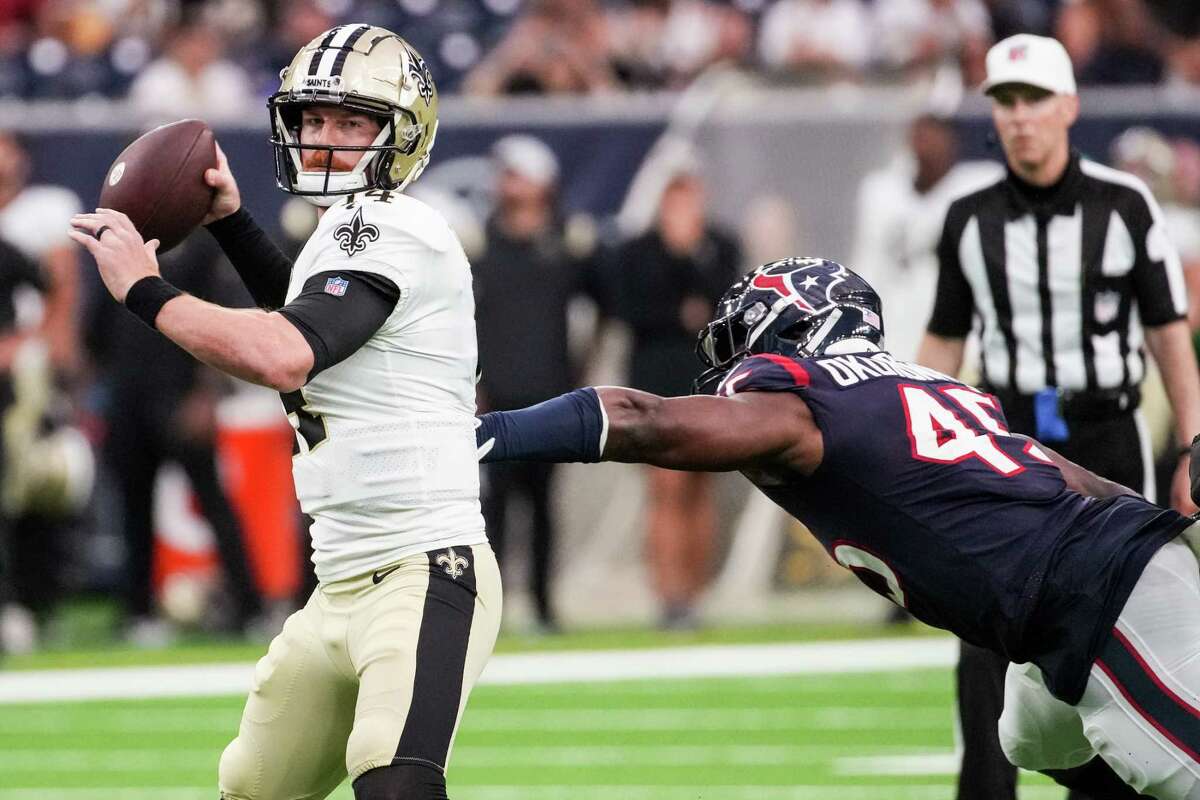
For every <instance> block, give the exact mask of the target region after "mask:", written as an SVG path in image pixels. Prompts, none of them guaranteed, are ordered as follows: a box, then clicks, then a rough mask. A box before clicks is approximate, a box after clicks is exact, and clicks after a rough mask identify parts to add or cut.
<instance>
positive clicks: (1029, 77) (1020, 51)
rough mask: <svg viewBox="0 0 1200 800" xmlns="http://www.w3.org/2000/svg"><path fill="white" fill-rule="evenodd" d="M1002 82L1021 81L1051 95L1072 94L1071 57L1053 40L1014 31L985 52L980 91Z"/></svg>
mask: <svg viewBox="0 0 1200 800" xmlns="http://www.w3.org/2000/svg"><path fill="white" fill-rule="evenodd" d="M1006 83H1024V84H1028V85H1029V86H1036V87H1038V88H1039V89H1045V90H1046V91H1048V92H1052V93H1054V94H1072V95H1073V94H1075V72H1074V70H1073V69H1072V68H1071V57H1070V56H1069V55H1067V49H1066V48H1065V47H1063V46H1062V43H1061V42H1059V41H1058V40H1057V39H1051V38H1049V37H1047V36H1034V35H1033V34H1030V33H1018V34H1017V35H1016V36H1010V37H1008V38H1007V39H1004V40H1002V41H1000V42H997V43H996V44H994V45H992V49H991V50H988V54H987V80H985V81H984V82H983V87H982V88H983V93H984V94H990V93H991V91H992V90H993V89H995V88H996V87H997V86H1001V85H1003V84H1006Z"/></svg>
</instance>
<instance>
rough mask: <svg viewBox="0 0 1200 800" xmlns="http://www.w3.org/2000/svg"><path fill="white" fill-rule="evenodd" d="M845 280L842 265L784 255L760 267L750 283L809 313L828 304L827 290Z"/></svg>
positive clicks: (813, 312) (844, 271) (828, 292)
mask: <svg viewBox="0 0 1200 800" xmlns="http://www.w3.org/2000/svg"><path fill="white" fill-rule="evenodd" d="M845 279H846V268H845V267H843V266H842V265H841V264H835V263H833V262H831V261H825V260H823V259H819V258H785V259H783V260H782V261H776V262H775V263H773V264H770V265H769V266H766V267H763V268H761V269H760V270H759V271H758V272H757V274H755V276H754V278H753V280H751V281H750V286H751V287H752V288H755V289H765V290H767V291H771V292H774V293H775V294H777V295H779V296H780V297H782V298H784V299H785V300H787V301H788V302H790V303H791V304H792V305H794V306H796V307H797V308H799V309H800V310H801V311H805V312H807V313H809V314H815V313H816V312H817V311H818V310H820V309H822V308H824V307H826V306H828V305H830V304H831V303H832V299H831V298H830V292H831V291H832V289H833V287H834V286H837V285H838V284H839V283H841V282H843V281H844V280H845Z"/></svg>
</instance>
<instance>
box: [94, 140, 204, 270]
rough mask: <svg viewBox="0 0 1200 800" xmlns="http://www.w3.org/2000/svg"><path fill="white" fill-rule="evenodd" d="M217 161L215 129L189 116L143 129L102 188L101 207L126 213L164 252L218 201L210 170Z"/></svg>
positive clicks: (106, 177)
mask: <svg viewBox="0 0 1200 800" xmlns="http://www.w3.org/2000/svg"><path fill="white" fill-rule="evenodd" d="M216 166H217V147H216V142H215V140H214V138H213V132H212V130H211V129H210V128H209V127H208V125H206V124H205V123H204V122H202V121H201V120H198V119H184V120H180V121H179V122H172V123H171V124H170V125H162V126H160V127H158V128H155V129H154V130H152V131H149V132H147V133H144V134H142V135H141V136H139V137H138V138H137V139H135V140H134V141H133V143H131V144H130V145H129V146H128V147H126V148H125V149H124V150H122V151H121V154H120V155H119V156H117V158H116V160H115V161H113V164H112V166H111V167H109V168H108V173H107V174H106V175H105V177H104V185H103V186H102V187H101V188H100V202H99V207H100V208H111V209H114V210H116V211H121V212H124V213H125V214H126V215H127V216H128V217H129V219H130V221H132V222H133V224H134V226H135V227H136V228H137V229H138V233H140V234H141V235H142V238H143V239H145V240H146V241H150V240H151V239H158V240H159V242H160V244H159V248H158V252H159V253H164V252H166V251H167V250H170V249H171V248H172V247H174V246H175V245H177V244H179V243H180V242H182V241H183V240H184V238H185V237H186V236H187V235H188V234H189V233H191V232H192V231H193V230H194V229H195V228H196V226H197V225H199V224H200V221H201V220H202V219H204V215H205V214H207V213H208V208H209V205H210V204H211V203H212V198H213V189H212V187H210V186H209V185H208V184H207V183H205V182H204V171H205V170H206V169H209V168H216Z"/></svg>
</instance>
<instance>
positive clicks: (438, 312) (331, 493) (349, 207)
mask: <svg viewBox="0 0 1200 800" xmlns="http://www.w3.org/2000/svg"><path fill="white" fill-rule="evenodd" d="M268 105H269V110H270V115H271V129H272V131H273V137H272V143H273V145H274V147H275V155H276V171H277V177H278V181H279V185H280V186H281V187H282V188H283V189H284V190H285V191H288V192H291V193H293V194H297V195H302V196H304V197H307V198H309V199H310V200H312V201H313V202H314V203H316V204H317V205H318V206H320V207H321V208H322V211H323V215H322V216H321V219H320V223H319V224H318V226H317V229H316V231H315V232H314V233H313V235H312V237H311V238H310V239H309V241H308V242H307V244H306V245H305V247H304V250H303V251H302V252H301V253H300V255H299V257H298V258H297V260H296V263H295V264H294V265H292V264H291V263H290V262H289V261H288V260H287V259H286V258H285V257H284V256H283V255H282V254H281V253H280V252H279V251H278V250H277V249H276V248H275V247H274V245H273V244H271V242H270V241H269V240H268V239H267V238H266V236H265V235H264V234H263V232H262V231H261V230H260V229H259V228H258V227H257V226H256V225H255V224H254V222H253V220H252V219H251V218H250V216H249V214H247V212H246V211H245V210H244V209H242V208H241V207H240V206H241V201H240V196H239V194H238V189H237V184H236V182H235V181H234V179H233V175H232V173H231V172H230V171H229V166H228V163H227V162H226V161H225V159H224V156H223V155H222V156H220V168H219V169H218V170H210V171H209V173H208V175H207V176H206V178H207V180H208V181H209V183H210V184H211V185H212V186H213V187H214V188H215V189H216V196H215V199H214V202H213V206H212V210H211V213H210V214H209V219H208V222H210V223H211V224H210V226H209V230H210V232H211V233H212V234H213V235H214V236H215V237H216V238H217V240H218V241H219V242H220V243H221V245H222V247H223V248H224V249H225V252H226V253H227V255H228V256H229V258H230V260H231V261H232V262H233V264H234V266H235V267H237V269H238V271H239V273H240V274H241V276H242V278H243V280H244V281H245V283H246V285H247V287H248V288H249V290H250V292H251V294H252V295H253V296H254V298H255V300H256V302H257V303H258V305H259V306H261V307H262V308H261V310H233V309H226V308H221V307H218V306H215V305H211V304H208V303H204V302H202V301H200V300H198V299H196V298H194V297H189V296H187V295H180V293H179V292H178V291H177V290H175V289H174V288H173V287H171V286H170V285H169V284H167V283H166V282H165V281H163V280H162V278H161V277H158V268H157V264H156V262H155V258H154V246H155V243H154V242H151V243H149V244H143V242H142V240H141V238H140V236H139V235H138V233H137V231H136V230H135V229H134V228H133V226H132V225H131V224H130V222H129V220H128V219H127V218H126V217H124V216H123V215H121V214H118V213H116V212H113V211H107V210H104V209H98V210H97V211H96V213H94V214H85V215H82V216H81V217H79V218H77V219H76V220H75V225H76V226H77V227H78V228H79V229H80V230H82V231H84V232H86V235H85V234H81V233H78V232H77V233H75V234H73V238H74V239H75V240H76V241H78V242H79V243H80V244H82V245H84V246H85V247H87V249H88V250H89V251H90V252H91V253H92V254H93V255H94V256H95V257H96V261H97V263H98V265H99V268H100V274H101V277H102V278H103V279H104V282H105V285H106V286H107V287H108V288H109V290H110V291H111V292H112V294H113V296H114V297H115V298H116V299H117V300H119V301H122V302H124V303H125V305H126V307H127V308H129V309H130V310H131V311H132V312H134V313H135V314H137V315H138V316H140V317H141V318H142V319H143V320H144V321H145V322H146V323H147V324H149V325H152V326H154V327H156V328H158V330H159V331H161V332H162V333H164V334H165V335H166V336H168V337H170V338H171V339H172V340H174V341H175V342H176V343H177V344H179V345H180V346H182V347H183V348H184V349H186V350H188V351H189V352H191V353H192V354H193V355H194V356H196V357H197V358H199V359H200V360H202V361H204V362H206V363H208V364H211V365H213V366H215V367H218V368H219V369H222V370H224V371H226V372H228V373H230V374H232V375H236V376H238V377H241V378H245V379H247V380H250V381H253V382H255V383H260V384H263V385H267V386H271V387H273V388H275V389H278V390H279V391H280V393H281V394H282V395H283V402H284V405H285V407H286V409H287V411H288V415H289V418H290V419H291V421H292V424H293V425H294V426H295V428H296V447H295V455H294V459H293V474H294V478H295V484H296V492H297V495H298V496H299V498H300V503H301V506H302V507H303V509H304V511H305V513H307V514H309V515H311V516H312V517H313V519H314V523H313V525H312V537H313V545H314V552H315V555H314V557H313V561H314V563H315V565H316V572H317V577H318V579H319V582H320V583H319V586H318V588H317V589H316V591H315V592H314V593H313V594H312V596H311V598H310V599H309V601H308V603H307V605H306V606H305V607H304V608H303V609H302V610H300V611H299V612H297V613H296V614H294V615H293V616H292V617H291V618H290V619H289V620H288V621H287V623H286V624H285V625H284V628H283V631H282V633H280V635H279V636H278V637H276V639H275V641H273V642H272V643H271V646H270V649H269V650H268V652H267V655H266V656H265V657H264V658H263V659H262V660H261V661H260V662H259V663H258V666H257V668H256V670H255V679H254V688H253V691H252V693H251V695H250V698H249V700H248V701H247V703H246V707H245V711H244V712H243V715H242V722H241V727H240V729H239V731H238V735H237V738H236V739H234V741H233V742H232V743H231V744H230V745H229V746H228V747H227V748H226V750H225V752H224V754H223V755H222V757H221V763H220V789H221V796H222V797H223V798H227V800H260V799H261V800H285V799H286V800H292V798H322V797H325V796H326V795H327V794H328V793H329V792H330V791H332V790H333V788H334V787H336V786H337V785H338V783H340V782H341V781H342V780H343V779H344V778H345V777H346V775H347V774H349V776H350V778H351V779H352V780H353V784H354V794H355V797H356V798H357V800H425V799H426V798H445V797H446V788H445V777H444V771H445V766H446V762H447V759H448V757H449V752H450V746H451V742H452V740H453V738H454V733H455V730H456V728H457V725H458V720H459V718H460V715H461V713H462V710H463V707H464V704H465V703H466V699H467V695H468V693H469V692H470V690H471V688H472V686H473V685H474V683H475V681H476V679H477V678H478V676H479V673H480V671H481V670H482V669H483V665H484V662H485V661H486V660H487V657H488V655H489V654H490V653H491V651H492V647H493V645H494V643H495V638H496V633H497V630H498V627H499V620H500V602H501V591H500V577H499V573H498V570H497V568H496V562H495V558H494V557H493V555H492V551H491V549H490V548H489V547H488V543H487V539H486V537H485V535H484V527H483V520H482V517H481V515H480V510H479V477H478V476H479V469H478V466H477V463H476V459H475V449H474V448H475V444H474V439H473V425H474V377H475V365H476V350H475V323H474V301H473V299H472V293H471V273H470V267H469V265H468V263H467V259H466V257H465V255H464V254H463V251H462V248H461V246H460V245H459V242H458V240H457V239H456V237H455V236H454V234H453V233H452V232H451V230H450V228H449V227H448V226H447V224H446V222H445V221H444V220H443V219H442V218H441V217H440V216H439V215H438V214H437V213H436V212H434V211H433V210H432V209H430V208H429V207H427V206H425V205H423V204H421V203H420V202H418V201H416V200H414V199H412V198H409V197H406V196H405V195H403V194H401V193H400V192H401V190H402V189H403V188H404V187H405V186H406V185H407V184H408V183H409V182H410V181H412V180H414V179H415V178H416V177H417V176H418V175H419V174H420V173H421V170H422V169H423V168H424V166H425V164H426V163H427V162H428V159H429V151H430V148H431V147H432V146H433V142H434V136H435V134H436V132H437V94H436V92H435V89H434V84H433V80H432V78H431V77H430V74H429V71H428V69H427V68H426V66H425V63H424V61H422V59H421V57H420V56H419V55H418V54H417V52H416V51H415V50H414V49H413V48H412V47H411V46H409V45H408V43H406V42H405V41H404V40H403V39H401V38H400V37H399V36H397V35H395V34H394V33H391V32H390V31H387V30H384V29H382V28H377V27H371V26H368V25H343V26H339V27H337V28H334V29H332V30H330V31H328V32H326V33H324V34H322V35H321V36H319V37H317V38H316V39H314V40H313V41H312V42H310V43H309V44H308V45H307V46H306V47H304V48H303V49H302V50H301V51H300V52H299V53H298V54H297V56H296V58H295V59H294V60H293V61H292V63H291V65H290V66H289V67H288V68H287V69H286V70H285V71H284V73H283V83H282V86H281V87H280V90H279V92H278V93H277V94H275V95H273V96H272V97H271V99H270V100H269V103H268Z"/></svg>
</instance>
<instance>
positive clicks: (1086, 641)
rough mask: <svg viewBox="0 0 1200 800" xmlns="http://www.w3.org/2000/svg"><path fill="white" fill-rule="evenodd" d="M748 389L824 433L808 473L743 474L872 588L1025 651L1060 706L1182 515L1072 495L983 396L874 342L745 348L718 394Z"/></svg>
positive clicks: (1007, 648) (983, 638)
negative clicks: (774, 395) (798, 408)
mask: <svg viewBox="0 0 1200 800" xmlns="http://www.w3.org/2000/svg"><path fill="white" fill-rule="evenodd" d="M747 391H760V392H761V391H766V392H778V391H788V392H796V393H798V394H799V395H800V396H802V397H803V398H804V400H805V401H806V402H807V404H808V406H809V408H810V409H811V410H812V413H813V417H814V419H815V421H816V424H817V426H818V427H819V428H820V430H821V435H822V437H823V440H824V456H823V459H822V462H821V465H820V467H818V469H817V470H816V472H815V473H814V474H813V475H812V476H811V477H807V478H805V477H802V476H796V477H794V478H793V477H789V476H787V475H780V474H778V473H771V474H757V473H756V474H750V473H748V474H747V477H749V478H750V480H751V481H753V482H754V483H755V485H756V486H758V488H759V489H761V490H762V491H763V492H764V493H765V494H766V495H767V496H768V497H770V498H771V499H772V500H773V501H774V502H776V503H777V504H779V505H780V506H782V507H783V508H784V509H785V510H786V511H787V512H788V513H789V514H791V515H792V516H794V517H796V518H797V519H799V520H800V521H801V522H803V523H804V524H805V525H806V526H807V527H808V528H809V529H810V530H811V531H812V532H813V534H814V535H815V536H816V537H817V538H818V539H819V540H820V541H821V543H822V544H823V545H824V546H825V548H826V550H828V551H829V554H830V555H831V556H832V557H833V558H834V560H836V561H837V562H838V563H840V564H841V565H842V566H844V567H846V568H848V569H850V570H852V571H853V572H854V573H855V574H856V575H857V576H858V577H859V578H860V579H861V580H862V581H863V582H864V583H866V584H867V585H868V586H870V587H871V588H872V589H874V590H875V591H876V592H878V593H880V594H882V595H884V596H885V597H888V598H889V599H891V600H892V601H894V602H896V603H898V604H900V605H902V606H904V607H905V608H907V609H908V610H909V611H910V612H912V614H913V615H914V616H915V617H917V618H918V619H920V620H922V621H923V622H926V623H928V624H930V625H934V626H937V627H939V628H945V629H946V630H949V631H951V632H953V633H955V634H956V635H958V636H959V637H961V638H962V639H965V640H966V641H969V642H972V643H973V644H976V645H980V646H983V647H987V648H990V649H993V650H996V651H998V652H1000V653H1003V654H1004V655H1005V656H1006V657H1007V658H1009V659H1010V660H1011V661H1015V662H1026V661H1033V662H1034V663H1036V664H1037V665H1038V666H1039V667H1041V669H1042V671H1043V672H1044V673H1045V675H1046V682H1047V685H1048V686H1049V688H1050V690H1051V691H1052V692H1053V693H1054V694H1055V695H1056V696H1058V697H1059V698H1061V699H1063V700H1065V701H1066V702H1069V703H1075V702H1077V701H1078V699H1079V697H1080V696H1081V695H1082V693H1083V687H1084V685H1085V684H1086V682H1087V674H1088V670H1089V669H1090V666H1091V662H1092V661H1093V660H1094V658H1095V655H1096V652H1097V650H1098V648H1099V646H1100V645H1101V644H1102V643H1103V640H1104V637H1105V636H1106V635H1107V633H1108V631H1109V630H1110V629H1111V628H1112V626H1113V624H1114V623H1115V621H1116V617H1117V615H1118V613H1119V612H1120V609H1121V607H1122V606H1123V605H1124V603H1125V599H1126V598H1127V597H1128V595H1129V592H1130V591H1132V589H1133V584H1134V583H1136V581H1137V578H1138V576H1139V575H1140V574H1141V571H1142V569H1143V567H1144V566H1145V564H1146V562H1147V561H1148V560H1149V559H1150V557H1151V556H1152V555H1153V554H1154V552H1155V551H1156V550H1157V549H1158V548H1159V547H1161V546H1162V545H1163V544H1164V543H1166V542H1167V541H1169V540H1170V539H1172V538H1174V537H1175V536H1176V535H1178V533H1179V532H1180V531H1181V530H1183V528H1184V527H1186V526H1187V524H1188V522H1189V520H1187V519H1186V518H1185V517H1183V516H1181V515H1179V514H1177V513H1175V512H1174V511H1167V510H1164V509H1162V508H1159V507H1157V506H1154V505H1152V504H1150V503H1148V502H1146V501H1145V500H1142V499H1140V498H1136V497H1131V496H1122V497H1119V498H1110V499H1104V500H1100V499H1094V498H1088V497H1083V496H1082V495H1080V494H1078V493H1076V492H1074V491H1071V490H1070V489H1068V488H1067V485H1066V483H1065V481H1064V479H1063V475H1062V472H1061V471H1060V470H1059V469H1058V467H1057V466H1055V465H1054V464H1053V462H1052V461H1051V460H1050V459H1049V457H1048V456H1047V455H1046V454H1045V453H1044V452H1043V451H1042V450H1040V449H1039V448H1038V446H1037V445H1036V444H1035V443H1033V442H1032V441H1030V440H1029V439H1025V438H1022V437H1016V436H1013V435H1011V434H1009V433H1008V429H1007V425H1006V422H1005V418H1004V412H1003V410H1002V409H1001V408H1000V404H999V403H998V402H997V401H996V399H995V398H994V397H992V396H990V395H988V394H985V393H983V392H980V391H978V390H977V389H974V388H971V387H969V386H966V385H965V384H962V383H960V382H958V381H956V380H953V379H951V378H948V377H946V376H945V375H942V374H940V373H938V372H935V371H933V370H930V369H926V368H924V367H920V366H917V365H915V364H908V363H905V362H901V361H898V360H896V359H895V358H894V357H892V356H891V354H889V353H868V354H860V355H841V356H822V357H819V358H812V359H804V360H796V359H791V358H787V357H784V356H779V355H759V356H753V357H750V358H747V359H746V360H744V361H742V362H741V363H740V364H738V365H737V366H736V367H735V368H734V369H733V370H731V371H730V372H729V374H728V375H726V376H725V378H724V380H723V381H722V382H721V385H720V387H719V388H718V390H717V393H718V394H723V395H733V394H737V393H739V392H747ZM764 424H766V425H769V424H770V421H769V420H764Z"/></svg>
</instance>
